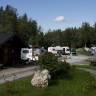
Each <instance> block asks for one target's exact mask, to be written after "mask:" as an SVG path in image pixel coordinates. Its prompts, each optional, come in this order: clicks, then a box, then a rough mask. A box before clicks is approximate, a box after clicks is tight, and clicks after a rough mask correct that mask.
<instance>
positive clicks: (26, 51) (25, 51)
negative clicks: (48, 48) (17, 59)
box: [21, 47, 44, 61]
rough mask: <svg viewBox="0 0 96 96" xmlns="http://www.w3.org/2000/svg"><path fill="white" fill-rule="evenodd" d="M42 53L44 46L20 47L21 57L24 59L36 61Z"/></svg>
mask: <svg viewBox="0 0 96 96" xmlns="http://www.w3.org/2000/svg"><path fill="white" fill-rule="evenodd" d="M43 54H44V48H43V47H41V48H37V47H36V48H35V47H31V48H22V49H21V59H22V60H25V61H37V60H38V59H39V57H40V56H42V55H43Z"/></svg>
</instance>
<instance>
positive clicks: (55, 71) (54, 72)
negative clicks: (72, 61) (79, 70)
mask: <svg viewBox="0 0 96 96" xmlns="http://www.w3.org/2000/svg"><path fill="white" fill-rule="evenodd" d="M38 64H39V65H40V68H42V69H47V70H48V71H49V72H50V74H51V76H52V78H58V77H61V76H66V75H68V73H69V70H70V65H69V63H66V62H58V59H57V57H56V56H54V55H53V54H52V53H47V52H46V53H45V55H43V56H42V57H41V58H40V59H39V60H38Z"/></svg>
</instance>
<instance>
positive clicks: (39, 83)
mask: <svg viewBox="0 0 96 96" xmlns="http://www.w3.org/2000/svg"><path fill="white" fill-rule="evenodd" d="M50 78H51V76H50V75H49V71H48V70H46V69H44V70H42V71H41V70H38V71H36V72H35V73H34V76H33V78H32V80H31V84H32V85H33V86H35V87H47V86H48V83H49V80H50Z"/></svg>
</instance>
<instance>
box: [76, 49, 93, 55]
mask: <svg viewBox="0 0 96 96" xmlns="http://www.w3.org/2000/svg"><path fill="white" fill-rule="evenodd" d="M77 53H79V54H82V55H86V56H92V55H91V53H90V52H87V51H84V50H82V51H81V50H78V51H77Z"/></svg>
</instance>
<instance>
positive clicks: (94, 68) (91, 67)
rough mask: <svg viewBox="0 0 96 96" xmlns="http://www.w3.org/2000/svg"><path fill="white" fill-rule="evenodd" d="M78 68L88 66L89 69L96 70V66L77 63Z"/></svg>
mask: <svg viewBox="0 0 96 96" xmlns="http://www.w3.org/2000/svg"><path fill="white" fill-rule="evenodd" d="M75 66H76V67H77V68H87V69H92V70H96V66H91V65H75Z"/></svg>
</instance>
